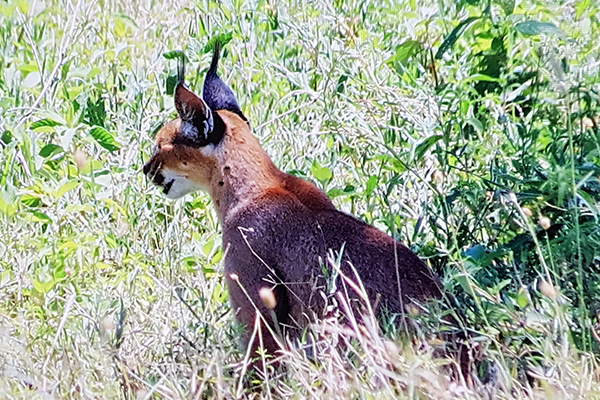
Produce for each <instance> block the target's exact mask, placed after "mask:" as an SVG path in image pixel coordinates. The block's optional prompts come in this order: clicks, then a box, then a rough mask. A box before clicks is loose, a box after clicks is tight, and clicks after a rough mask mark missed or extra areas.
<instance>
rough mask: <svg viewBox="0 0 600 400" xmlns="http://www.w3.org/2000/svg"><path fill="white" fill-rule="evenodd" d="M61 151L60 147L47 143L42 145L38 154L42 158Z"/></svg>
mask: <svg viewBox="0 0 600 400" xmlns="http://www.w3.org/2000/svg"><path fill="white" fill-rule="evenodd" d="M62 152H63V149H62V147H60V146H58V145H55V144H52V143H50V144H47V145H45V146H44V147H42V149H41V150H40V153H39V154H40V156H42V157H44V158H48V157H50V156H53V155H55V154H58V153H62Z"/></svg>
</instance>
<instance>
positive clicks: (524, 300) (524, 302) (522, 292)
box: [517, 288, 529, 308]
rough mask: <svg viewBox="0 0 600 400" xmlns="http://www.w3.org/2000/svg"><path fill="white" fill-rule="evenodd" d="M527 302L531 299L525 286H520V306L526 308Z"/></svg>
mask: <svg viewBox="0 0 600 400" xmlns="http://www.w3.org/2000/svg"><path fill="white" fill-rule="evenodd" d="M527 303H529V299H528V298H527V291H526V290H525V289H523V288H520V289H519V291H518V292H517V304H518V305H519V307H521V308H524V307H525V306H526V305H527Z"/></svg>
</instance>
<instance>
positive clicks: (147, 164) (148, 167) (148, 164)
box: [143, 156, 154, 175]
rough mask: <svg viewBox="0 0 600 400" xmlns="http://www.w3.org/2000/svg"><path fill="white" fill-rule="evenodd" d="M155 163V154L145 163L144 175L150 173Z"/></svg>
mask: <svg viewBox="0 0 600 400" xmlns="http://www.w3.org/2000/svg"><path fill="white" fill-rule="evenodd" d="M153 164H154V156H152V158H150V160H148V162H147V163H146V164H144V168H143V171H144V175H148V173H149V172H150V171H151V170H152V165H153Z"/></svg>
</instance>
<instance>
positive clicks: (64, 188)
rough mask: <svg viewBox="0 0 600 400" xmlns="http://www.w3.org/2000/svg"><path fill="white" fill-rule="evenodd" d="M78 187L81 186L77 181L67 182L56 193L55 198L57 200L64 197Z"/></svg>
mask: <svg viewBox="0 0 600 400" xmlns="http://www.w3.org/2000/svg"><path fill="white" fill-rule="evenodd" d="M78 185H79V181H78V180H76V179H73V180H70V181H67V182H66V183H64V184H63V185H62V186H61V187H60V188H59V189H58V190H57V191H56V196H55V197H56V198H57V199H58V198H61V197H63V196H64V195H65V193H67V192H68V191H70V190H73V189H75V188H76V187H77V186H78Z"/></svg>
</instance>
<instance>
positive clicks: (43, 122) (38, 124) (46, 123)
mask: <svg viewBox="0 0 600 400" xmlns="http://www.w3.org/2000/svg"><path fill="white" fill-rule="evenodd" d="M58 125H61V123H60V122H56V121H54V120H52V119H50V118H44V119H40V120H39V121H35V122H34V123H33V124H31V126H29V129H31V130H32V131H35V130H36V129H39V128H45V127H50V128H53V127H55V126H58Z"/></svg>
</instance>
